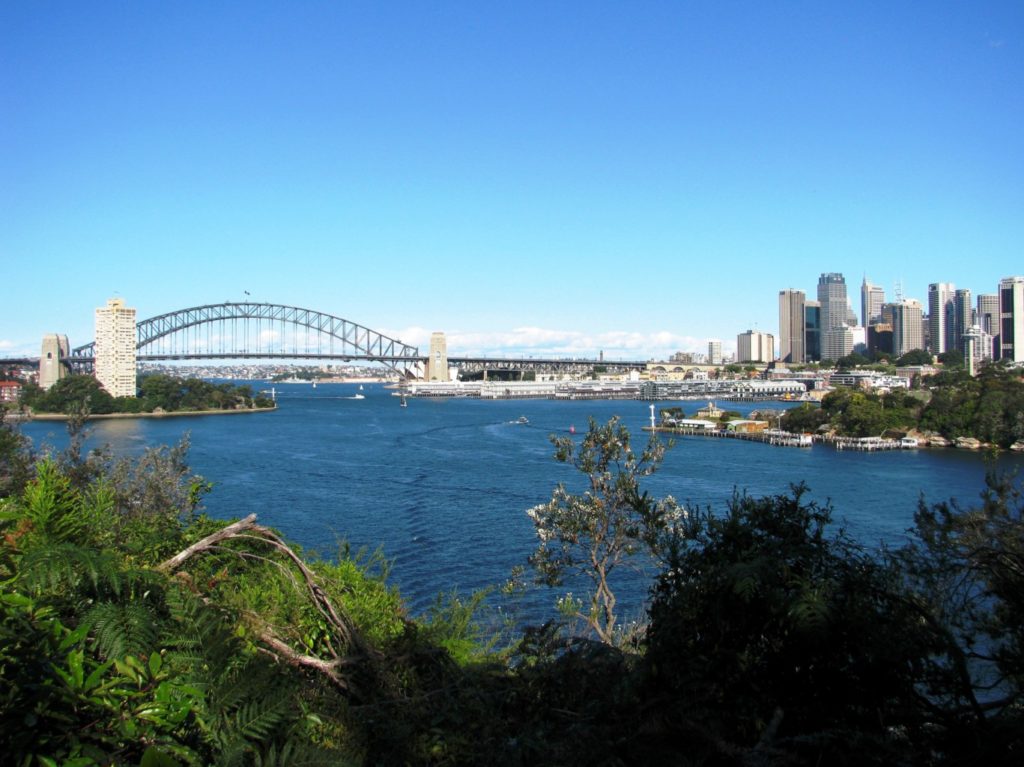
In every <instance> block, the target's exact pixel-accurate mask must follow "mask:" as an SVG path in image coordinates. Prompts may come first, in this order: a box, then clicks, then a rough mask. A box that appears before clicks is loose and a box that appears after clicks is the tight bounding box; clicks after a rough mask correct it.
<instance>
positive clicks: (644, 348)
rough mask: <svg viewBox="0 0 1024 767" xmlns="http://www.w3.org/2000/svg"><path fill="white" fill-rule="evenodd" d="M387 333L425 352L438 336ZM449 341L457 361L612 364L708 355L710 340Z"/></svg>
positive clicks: (504, 336)
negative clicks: (583, 360)
mask: <svg viewBox="0 0 1024 767" xmlns="http://www.w3.org/2000/svg"><path fill="white" fill-rule="evenodd" d="M381 332H383V333H384V334H385V335H388V336H391V337H392V338H398V339H401V340H402V341H403V342H404V343H407V344H409V345H410V346H417V347H419V348H420V350H421V351H422V352H425V351H426V347H427V346H428V345H429V344H430V334H431V332H432V331H429V330H426V329H425V328H421V327H415V326H413V327H408V328H402V329H395V330H385V331H381ZM445 336H446V337H447V341H448V354H449V355H450V356H453V357H467V356H475V355H480V356H488V357H503V356H507V357H523V356H527V357H587V358H596V357H597V356H598V354H600V353H601V352H603V353H604V356H605V358H607V359H633V360H647V359H664V358H666V357H668V356H669V355H671V354H673V353H675V352H677V351H684V352H706V351H707V339H706V338H695V337H693V336H685V335H680V334H677V333H671V332H669V331H667V330H660V331H655V332H651V333H641V332H638V331H630V330H614V331H607V332H604V333H584V332H581V331H578V330H556V329H553V328H539V327H531V326H525V327H518V328H512V329H510V330H502V331H491V332H484V333H480V332H472V331H462V330H458V329H455V330H451V331H446V332H445Z"/></svg>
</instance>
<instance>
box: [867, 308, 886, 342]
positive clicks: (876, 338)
mask: <svg viewBox="0 0 1024 767" xmlns="http://www.w3.org/2000/svg"><path fill="white" fill-rule="evenodd" d="M886 305H887V306H889V304H886ZM889 316H890V318H891V317H892V308H891V307H890V309H889ZM867 337H868V351H869V352H871V353H872V354H879V353H885V354H892V320H891V319H890V321H889V322H876V323H874V324H873V325H869V326H868V328H867Z"/></svg>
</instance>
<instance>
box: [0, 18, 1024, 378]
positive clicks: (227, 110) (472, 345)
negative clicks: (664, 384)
mask: <svg viewBox="0 0 1024 767" xmlns="http://www.w3.org/2000/svg"><path fill="white" fill-rule="evenodd" d="M1022 246H1024V3H1022V2H1020V0H1016V1H1015V2H984V1H981V2H973V3H966V2H956V3H954V2H934V3H919V2H909V3H903V2H891V1H890V2H857V3H822V2H779V3H764V2H750V3H746V2H721V1H720V2H681V1H680V2H636V3H606V2H599V1H597V0H590V1H588V2H580V3H572V2H536V3H531V2H485V3H480V2H460V3H449V2H437V3H425V2H410V3H400V2H391V3H359V2H344V3H335V2H330V3H328V2H325V3H315V2H294V3H285V2H277V3H264V2H255V1H253V0H250V2H246V3H226V2H224V3H220V2H204V3H198V2H195V3H190V2H176V3H157V2H152V3H129V2H117V3H112V2H102V1H100V0H97V1H95V2H89V3H73V2H32V3H13V2H10V3H3V4H0V262H2V274H3V277H4V281H5V283H6V286H5V287H6V290H4V306H3V312H2V323H0V355H4V354H6V355H10V354H19V353H22V354H23V353H32V352H35V353H37V352H38V348H39V341H40V338H41V336H42V335H43V334H44V333H48V332H64V333H67V334H68V335H69V336H70V337H71V342H72V344H73V345H79V344H82V343H86V342H88V341H89V340H91V336H92V323H93V319H92V317H93V315H92V312H93V309H94V308H95V307H96V306H100V305H102V304H103V303H104V302H105V300H106V299H107V298H108V297H110V296H113V295H115V294H117V295H120V296H122V297H123V298H125V299H126V301H127V302H128V303H129V305H132V306H135V307H136V308H137V309H138V313H139V318H140V319H142V318H146V317H151V316H154V315H157V314H162V313H165V312H169V311H173V310H175V309H181V308H185V307H188V306H196V305H200V304H205V303H217V302H221V301H226V300H244V299H245V298H246V296H245V293H244V291H248V292H249V293H250V296H251V299H252V300H259V301H266V302H271V303H282V304H289V305H295V306H300V307H305V308H310V309H317V310H320V311H324V312H328V313H331V314H336V315H339V316H342V317H345V318H347V319H350V320H353V321H355V322H358V323H361V324H364V325H367V326H369V327H372V328H374V329H376V330H380V331H385V332H388V333H390V334H392V335H396V336H398V337H399V338H401V339H402V340H405V341H407V342H409V343H414V344H418V345H420V346H421V347H425V346H426V339H427V337H428V336H429V333H430V331H432V330H443V331H445V332H446V333H447V334H448V336H449V350H450V353H452V354H456V355H457V354H468V353H480V352H483V353H503V352H504V353H529V354H543V353H553V354H588V353H595V354H596V352H597V351H599V350H604V351H605V353H606V355H608V356H615V357H628V358H636V357H640V358H647V357H657V356H662V355H664V354H668V353H671V352H672V351H676V350H704V349H706V341H707V339H708V338H721V339H723V340H724V341H725V345H726V348H730V347H733V346H734V345H735V336H736V334H737V333H739V332H742V331H743V330H746V329H747V328H750V327H757V328H758V329H761V330H765V331H768V332H773V333H775V332H777V326H778V299H777V296H778V291H779V290H780V289H782V288H787V287H794V288H800V289H803V290H806V291H808V292H809V293H813V291H814V290H815V286H816V283H817V278H818V275H819V274H820V273H821V272H823V271H839V272H843V273H844V274H845V275H846V278H847V283H848V285H849V286H850V292H851V294H853V296H854V302H855V306H856V307H857V308H858V309H859V285H860V282H861V278H862V277H863V275H864V274H866V275H867V276H868V277H869V278H870V279H871V280H872V281H874V282H875V283H877V284H880V285H882V286H883V287H885V288H886V292H887V296H891V295H892V292H893V287H894V284H895V283H896V281H897V280H899V281H901V282H902V285H903V293H904V295H905V296H907V297H916V298H920V299H922V300H923V299H926V297H927V284H928V283H929V282H939V281H942V282H954V283H955V284H956V285H957V287H968V288H970V289H971V290H972V291H974V292H975V293H978V292H993V291H994V290H995V287H996V284H997V283H998V280H999V279H1000V278H1001V277H1004V276H1008V275H1010V274H1020V273H1024V247H1022Z"/></svg>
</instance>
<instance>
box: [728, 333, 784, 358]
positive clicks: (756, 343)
mask: <svg viewBox="0 0 1024 767" xmlns="http://www.w3.org/2000/svg"><path fill="white" fill-rule="evenodd" d="M773 359H775V338H774V337H773V336H772V334H771V333H759V332H758V331H756V330H748V331H747V332H746V333H740V334H739V335H738V336H736V361H737V362H771V361H772V360H773Z"/></svg>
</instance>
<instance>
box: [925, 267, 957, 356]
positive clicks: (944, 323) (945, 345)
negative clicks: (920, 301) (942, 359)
mask: <svg viewBox="0 0 1024 767" xmlns="http://www.w3.org/2000/svg"><path fill="white" fill-rule="evenodd" d="M955 291H956V287H955V286H954V285H953V283H952V282H933V283H932V284H931V285H929V286H928V320H929V323H930V324H931V333H930V334H929V335H930V337H931V351H932V354H942V353H943V352H947V351H952V350H953V349H955V348H956V342H955V340H954V335H953V333H954V327H953V311H954V309H953V296H954V292H955Z"/></svg>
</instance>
